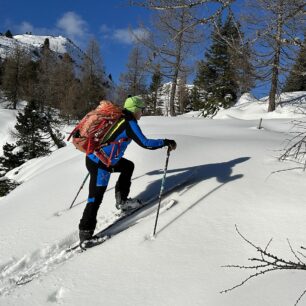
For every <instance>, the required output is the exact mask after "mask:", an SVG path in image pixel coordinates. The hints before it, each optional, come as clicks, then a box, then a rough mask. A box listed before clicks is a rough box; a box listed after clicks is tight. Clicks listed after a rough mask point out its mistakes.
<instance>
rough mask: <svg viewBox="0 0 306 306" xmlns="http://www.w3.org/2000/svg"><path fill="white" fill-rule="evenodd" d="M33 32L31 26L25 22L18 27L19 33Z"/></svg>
mask: <svg viewBox="0 0 306 306" xmlns="http://www.w3.org/2000/svg"><path fill="white" fill-rule="evenodd" d="M33 30H34V27H33V25H32V24H30V23H29V22H27V21H24V22H22V23H21V25H20V26H19V31H20V33H26V32H33Z"/></svg>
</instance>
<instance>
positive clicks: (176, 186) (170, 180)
mask: <svg viewBox="0 0 306 306" xmlns="http://www.w3.org/2000/svg"><path fill="white" fill-rule="evenodd" d="M249 159H250V157H240V158H236V159H233V160H230V161H227V162H223V163H215V164H207V165H200V166H193V167H186V168H178V169H170V170H167V177H166V181H165V188H164V192H163V195H167V194H169V193H171V192H179V191H181V190H183V189H187V190H188V189H190V188H192V186H194V185H196V184H197V183H200V182H202V181H204V180H207V179H210V178H213V177H215V178H216V179H217V181H218V182H219V183H221V184H220V185H219V186H218V188H219V187H220V186H223V185H224V184H226V183H228V182H231V181H234V180H237V179H240V178H242V177H243V174H236V175H232V172H233V167H235V166H236V165H237V164H240V163H243V162H246V161H247V160H249ZM163 173H164V171H163V170H155V171H151V172H148V173H146V175H152V176H157V175H158V176H159V177H160V178H158V179H156V180H154V181H152V182H151V183H149V184H148V185H147V187H146V189H145V190H144V191H143V192H141V193H140V194H138V195H137V198H139V199H142V200H143V201H144V202H146V201H149V200H150V198H153V197H156V195H159V192H160V187H161V181H162V176H163ZM173 173H177V174H174V175H173Z"/></svg>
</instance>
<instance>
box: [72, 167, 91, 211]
mask: <svg viewBox="0 0 306 306" xmlns="http://www.w3.org/2000/svg"><path fill="white" fill-rule="evenodd" d="M88 177H89V173H87V174H86V176H85V179H84V181H83V183H82V185H81V187H80V188H79V191H78V192H77V194H76V196H75V197H74V199H73V201H72V203H71V205H70V207H69V209H71V208H72V206H73V204H74V202H75V200H76V199H77V197H78V195H79V193H80V192H81V190H82V189H83V187H84V185H85V183H86V181H87V179H88Z"/></svg>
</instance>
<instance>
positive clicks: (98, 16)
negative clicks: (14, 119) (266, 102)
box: [0, 0, 267, 96]
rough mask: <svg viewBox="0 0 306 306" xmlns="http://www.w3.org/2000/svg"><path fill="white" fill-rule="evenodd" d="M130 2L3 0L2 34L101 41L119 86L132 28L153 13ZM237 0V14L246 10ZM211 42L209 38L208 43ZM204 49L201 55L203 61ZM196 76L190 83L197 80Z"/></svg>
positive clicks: (0, 5)
mask: <svg viewBox="0 0 306 306" xmlns="http://www.w3.org/2000/svg"><path fill="white" fill-rule="evenodd" d="M127 2H128V1H127V0H88V1H85V0H52V1H38V0H27V1H25V0H0V8H1V10H0V32H5V31H6V30H8V29H10V30H11V32H12V33H13V35H16V34H23V33H25V32H32V33H33V34H36V35H63V36H65V37H69V38H70V39H72V40H73V41H74V42H75V43H76V44H77V45H79V46H80V47H81V48H82V49H83V50H84V49H85V48H86V45H87V42H88V40H89V38H91V37H94V38H96V39H97V40H98V42H99V44H100V48H101V54H102V58H103V61H104V66H105V68H106V73H107V74H109V73H111V74H112V76H113V79H114V80H115V82H116V83H118V80H119V75H120V73H122V72H124V71H125V70H126V64H127V59H128V55H129V53H130V51H131V48H132V47H133V44H134V43H135V42H134V41H133V37H131V35H130V34H129V33H130V32H129V28H132V29H133V30H134V31H137V30H139V24H140V23H141V22H143V23H148V21H149V20H150V14H151V11H149V10H147V9H144V8H140V7H130V6H128V5H127ZM242 2H243V1H242V0H236V3H235V5H234V7H233V8H234V11H236V12H239V11H240V10H241V9H242V6H241V3H242ZM207 41H209V40H207V39H206V42H207ZM203 54H204V50H203V49H202V48H200V50H199V53H198V54H197V57H198V59H200V58H201V57H202V56H203ZM193 77H194V75H193V76H191V77H190V78H189V82H192V81H193ZM266 92H267V88H266V87H259V88H256V89H254V90H253V93H254V94H255V95H256V96H262V95H263V94H266Z"/></svg>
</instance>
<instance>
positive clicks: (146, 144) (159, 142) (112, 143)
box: [88, 109, 165, 166]
mask: <svg viewBox="0 0 306 306" xmlns="http://www.w3.org/2000/svg"><path fill="white" fill-rule="evenodd" d="M132 140H134V141H135V142H136V143H137V144H138V145H140V146H141V147H143V148H145V149H149V150H155V149H159V148H162V147H164V146H165V142H164V140H163V139H148V138H146V137H145V136H144V135H143V133H142V131H141V129H140V127H139V125H138V123H137V120H136V119H135V118H134V116H133V114H132V113H131V112H130V111H128V110H126V109H124V110H123V118H122V120H120V121H119V123H118V124H117V126H116V127H115V129H114V132H113V134H112V135H111V137H110V138H109V140H108V142H107V144H106V145H105V144H104V145H102V146H101V148H100V150H99V151H97V152H94V153H91V154H88V157H89V158H90V159H91V160H92V161H94V162H95V163H98V161H99V160H101V161H102V162H103V163H104V164H105V158H108V159H109V158H110V159H109V165H111V166H113V165H116V164H117V163H118V161H119V160H120V159H121V157H122V156H123V155H124V152H125V150H126V148H127V146H128V145H129V144H130V143H131V141H132Z"/></svg>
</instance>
